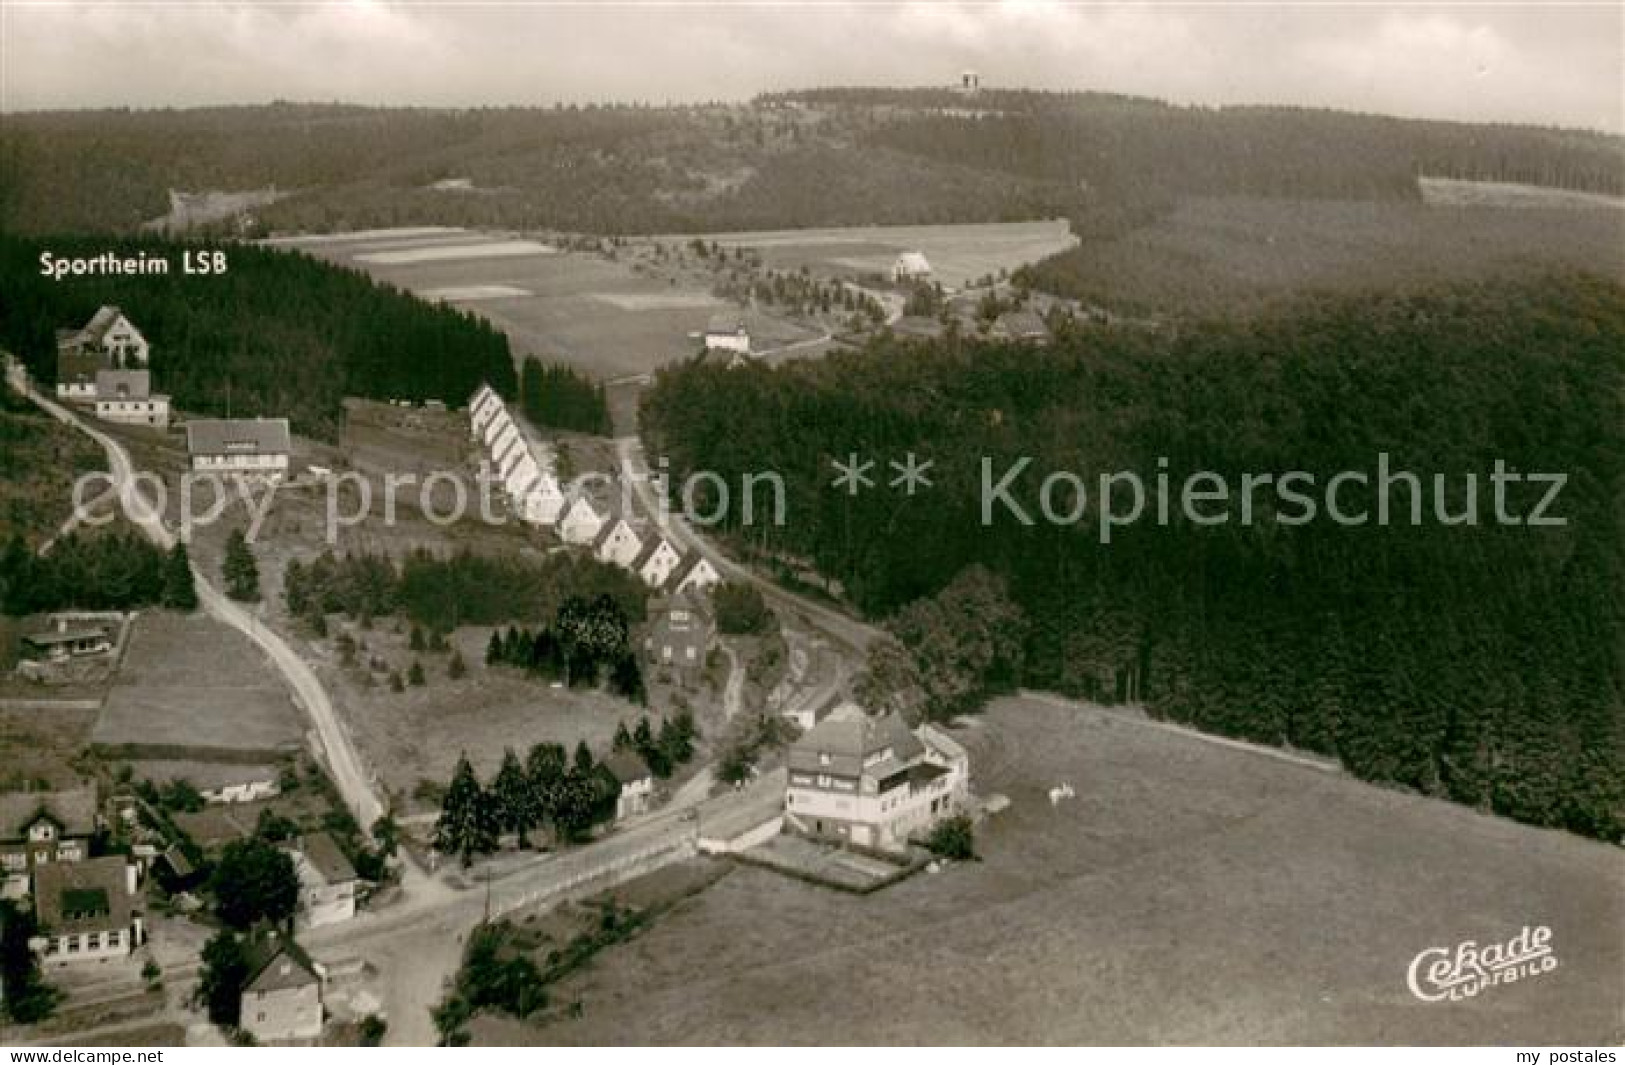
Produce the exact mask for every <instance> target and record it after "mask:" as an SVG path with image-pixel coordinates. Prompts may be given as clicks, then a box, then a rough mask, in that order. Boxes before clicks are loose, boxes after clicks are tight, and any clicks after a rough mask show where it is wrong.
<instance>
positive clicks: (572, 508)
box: [558, 496, 606, 547]
mask: <svg viewBox="0 0 1625 1065" xmlns="http://www.w3.org/2000/svg"><path fill="white" fill-rule="evenodd" d="M605 521H606V519H605V517H604V515H603V514H602V513H600V512H599V510H598V508H597V507H596V506H594V505H593V502H592V500H590V499H588V498H587V497H586V496H576V497H575V498H574V499H572V500H570V502H569V504H568V505H566V506H565V508H564V512H563V513H562V514H560V515H559V524H558V533H559V539H560V540H563V541H564V542H565V543H567V544H575V545H577V546H578V547H581V546H586V545H587V544H590V543H592V542H593V541H594V540H596V539H598V534H599V533H601V532H603V530H604V522H605Z"/></svg>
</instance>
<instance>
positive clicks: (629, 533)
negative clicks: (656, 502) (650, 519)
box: [592, 514, 643, 570]
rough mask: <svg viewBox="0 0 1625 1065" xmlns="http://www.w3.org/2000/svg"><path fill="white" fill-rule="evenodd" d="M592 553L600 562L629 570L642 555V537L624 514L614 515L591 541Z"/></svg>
mask: <svg viewBox="0 0 1625 1065" xmlns="http://www.w3.org/2000/svg"><path fill="white" fill-rule="evenodd" d="M592 553H593V554H594V555H595V556H596V557H597V558H598V560H599V561H600V562H608V563H609V564H610V565H612V566H619V567H620V568H622V569H625V570H629V569H631V568H632V564H633V563H634V562H636V561H637V560H638V556H639V555H641V554H643V536H642V534H641V533H639V532H638V530H637V528H636V527H635V526H634V525H633V524H632V522H631V520H630V519H629V518H627V516H626V515H625V514H615V515H614V516H613V517H611V518H610V520H609V521H608V522H606V523H605V525H604V528H603V531H602V532H600V533H599V534H598V539H597V540H594V541H593V545H592Z"/></svg>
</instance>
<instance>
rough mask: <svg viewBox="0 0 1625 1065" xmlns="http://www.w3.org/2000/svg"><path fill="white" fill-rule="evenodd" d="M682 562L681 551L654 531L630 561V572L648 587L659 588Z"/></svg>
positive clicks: (669, 578)
mask: <svg viewBox="0 0 1625 1065" xmlns="http://www.w3.org/2000/svg"><path fill="white" fill-rule="evenodd" d="M682 564H683V555H682V553H681V552H680V551H678V550H677V548H676V547H675V546H673V544H672V542H671V541H670V540H668V539H666V538H665V537H664V536H661V535H660V534H659V533H655V534H653V535H652V536H651V537H650V539H649V540H647V541H645V543H644V545H643V551H642V553H640V554H639V555H638V557H637V558H636V559H634V560H633V561H632V572H633V573H636V574H637V575H638V576H639V577H640V578H642V579H643V583H644V584H647V585H648V586H649V587H651V588H659V587H662V586H663V585H664V584H665V583H666V582H667V581H669V580H671V575H672V574H673V573H675V572H676V571H677V567H678V566H680V565H682Z"/></svg>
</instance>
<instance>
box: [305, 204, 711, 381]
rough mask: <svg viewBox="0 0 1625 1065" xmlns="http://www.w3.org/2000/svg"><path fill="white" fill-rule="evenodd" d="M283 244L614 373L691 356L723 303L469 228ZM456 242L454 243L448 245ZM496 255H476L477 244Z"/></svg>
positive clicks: (537, 351)
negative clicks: (520, 250) (470, 312)
mask: <svg viewBox="0 0 1625 1065" xmlns="http://www.w3.org/2000/svg"><path fill="white" fill-rule="evenodd" d="M387 235H388V231H373V232H370V233H366V234H357V235H356V237H357V238H358V239H355V240H345V239H342V238H340V237H336V236H326V237H319V238H317V237H312V238H301V239H299V240H297V241H295V240H288V241H283V242H282V243H284V244H286V245H290V246H293V247H299V248H301V249H302V250H304V251H307V252H310V253H311V254H313V255H317V256H320V257H322V258H324V259H329V260H331V261H333V262H337V263H341V264H343V265H346V266H353V267H356V268H359V269H362V270H365V271H367V273H369V274H371V275H372V276H374V277H376V278H377V279H379V280H380V281H384V282H387V283H389V284H392V285H397V286H400V287H402V288H406V289H409V290H411V291H413V292H416V293H418V294H420V295H424V296H427V297H430V298H441V299H446V300H450V301H453V302H458V303H465V304H467V305H469V307H470V309H474V310H477V311H478V312H479V313H480V314H481V315H483V316H484V317H486V318H488V319H490V321H491V322H492V323H494V324H495V325H497V326H498V327H499V328H501V329H502V330H503V331H504V332H505V333H507V334H508V337H509V339H510V341H511V342H512V344H513V347H514V354H515V355H516V356H526V355H535V356H537V357H539V358H542V359H545V360H549V361H556V362H563V363H567V364H569V365H571V366H574V367H576V368H577V369H580V370H583V371H585V372H587V373H590V374H592V375H594V376H596V377H600V378H603V379H606V380H613V379H614V378H618V377H625V376H630V375H635V374H644V373H648V372H650V371H651V370H654V369H655V368H657V367H659V366H663V365H665V364H666V363H668V362H672V361H674V360H676V359H680V358H683V357H686V356H687V355H690V354H692V353H693V351H694V350H695V344H694V342H693V341H692V340H690V339H689V334H690V333H693V332H696V331H698V330H701V329H703V328H705V324H706V322H707V321H708V320H709V319H710V317H711V316H712V315H713V314H715V313H716V312H717V311H718V310H720V309H721V308H722V307H724V306H725V304H724V303H723V301H721V300H719V299H717V298H716V297H714V296H712V295H711V294H710V292H709V291H708V290H707V289H705V288H701V287H692V288H690V287H681V286H678V285H676V284H675V283H673V282H671V281H661V280H657V279H655V278H653V277H649V276H640V275H639V274H638V273H636V272H634V271H633V269H632V268H631V266H630V265H629V264H628V263H627V262H625V261H612V260H610V259H607V258H604V257H602V256H599V255H592V254H586V253H580V252H557V253H552V252H551V251H544V252H537V251H532V252H530V253H527V254H517V253H516V254H497V250H498V249H502V248H507V247H513V246H516V245H517V244H521V243H530V244H535V246H536V247H537V248H547V247H548V246H545V245H541V244H537V243H536V242H523V241H512V240H509V239H508V238H507V237H505V236H501V235H489V236H487V235H483V234H479V233H476V232H474V231H472V230H450V231H448V230H422V231H418V230H400V231H396V233H395V236H396V237H397V238H399V239H395V240H391V241H390V242H389V247H388V249H387V250H380V248H379V245H380V242H381V240H382V239H383V238H384V237H386V236H387ZM451 241H455V243H448V242H451ZM482 248H484V249H486V250H487V251H490V253H491V254H483V253H481V254H476V253H477V252H479V251H480V249H482Z"/></svg>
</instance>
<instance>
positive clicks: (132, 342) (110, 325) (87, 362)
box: [56, 305, 150, 400]
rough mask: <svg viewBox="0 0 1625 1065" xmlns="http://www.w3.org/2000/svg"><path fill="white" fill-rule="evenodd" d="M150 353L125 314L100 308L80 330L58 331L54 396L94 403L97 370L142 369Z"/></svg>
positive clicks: (144, 338)
mask: <svg viewBox="0 0 1625 1065" xmlns="http://www.w3.org/2000/svg"><path fill="white" fill-rule="evenodd" d="M149 353H150V348H149V345H148V344H147V339H146V337H144V336H142V335H141V330H139V329H137V328H136V327H135V325H134V324H133V323H131V321H130V320H129V319H128V318H126V317H125V316H124V312H122V311H120V310H119V309H118V308H117V307H114V306H112V305H107V306H104V307H101V308H99V309H98V310H97V311H96V313H95V314H93V315H91V318H90V321H88V322H86V323H85V325H84V326H83V327H82V328H80V329H64V330H59V331H58V332H57V335H56V394H57V396H58V397H59V398H61V399H69V400H93V399H95V398H96V374H97V372H98V371H100V370H137V369H143V368H145V367H146V365H147V361H148V355H149Z"/></svg>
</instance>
